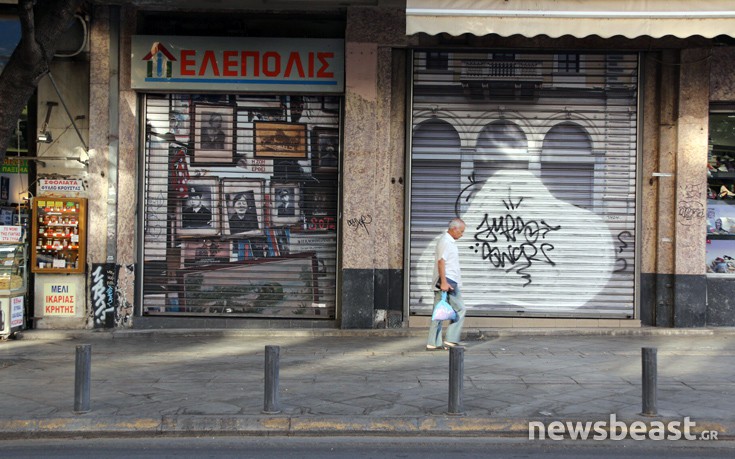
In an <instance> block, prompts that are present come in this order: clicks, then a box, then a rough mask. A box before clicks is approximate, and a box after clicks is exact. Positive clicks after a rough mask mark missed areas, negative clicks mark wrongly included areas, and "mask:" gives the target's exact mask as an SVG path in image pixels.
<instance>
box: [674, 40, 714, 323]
mask: <svg viewBox="0 0 735 459" xmlns="http://www.w3.org/2000/svg"><path fill="white" fill-rule="evenodd" d="M708 56H709V50H707V49H685V50H682V52H681V60H680V65H679V104H678V123H677V124H678V129H677V145H678V148H677V154H676V188H675V190H671V192H673V193H675V195H676V213H675V218H676V226H675V231H676V245H675V260H676V277H675V283H674V326H675V327H701V326H704V325H705V324H706V319H707V317H706V306H707V278H706V274H705V263H706V262H705V248H704V247H705V240H706V234H707V232H706V231H707V230H706V218H707V143H708V142H707V136H708V130H709V125H708V124H709V60H708Z"/></svg>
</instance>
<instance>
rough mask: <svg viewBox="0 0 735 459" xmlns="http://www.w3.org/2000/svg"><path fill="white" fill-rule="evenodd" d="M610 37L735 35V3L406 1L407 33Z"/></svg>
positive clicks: (678, 0) (684, 0) (656, 0)
mask: <svg viewBox="0 0 735 459" xmlns="http://www.w3.org/2000/svg"><path fill="white" fill-rule="evenodd" d="M419 32H424V33H427V34H430V35H436V34H439V33H448V34H451V35H461V34H464V33H471V34H473V35H477V36H482V35H488V34H497V35H501V36H510V35H516V34H520V35H523V36H525V37H535V36H538V35H547V36H549V37H552V38H556V37H561V36H563V35H571V36H574V37H577V38H583V37H587V36H590V35H597V36H600V37H602V38H609V37H613V36H616V35H622V36H624V37H627V38H636V37H640V36H649V37H654V38H660V37H663V36H665V35H673V36H675V37H679V38H686V37H691V36H695V35H700V36H702V37H705V38H712V37H716V36H718V35H734V32H735V1H733V0H721V1H708V0H615V1H610V0H551V1H549V0H545V1H541V0H406V33H407V34H408V35H413V34H416V33H419Z"/></svg>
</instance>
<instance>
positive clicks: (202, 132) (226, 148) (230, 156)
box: [191, 105, 237, 166]
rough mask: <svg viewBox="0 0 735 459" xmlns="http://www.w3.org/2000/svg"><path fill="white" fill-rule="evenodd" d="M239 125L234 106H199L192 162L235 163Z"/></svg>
mask: <svg viewBox="0 0 735 459" xmlns="http://www.w3.org/2000/svg"><path fill="white" fill-rule="evenodd" d="M236 124H237V123H236V117H235V107H234V106H231V105H195V106H194V123H193V126H194V149H193V154H192V157H191V163H192V165H209V166H216V165H231V164H233V162H234V154H235V144H236V140H235V136H236V132H237V130H236Z"/></svg>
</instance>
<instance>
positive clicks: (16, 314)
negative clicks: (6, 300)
mask: <svg viewBox="0 0 735 459" xmlns="http://www.w3.org/2000/svg"><path fill="white" fill-rule="evenodd" d="M22 325H23V297H22V296H16V297H15V298H11V299H10V328H15V327H20V326H22Z"/></svg>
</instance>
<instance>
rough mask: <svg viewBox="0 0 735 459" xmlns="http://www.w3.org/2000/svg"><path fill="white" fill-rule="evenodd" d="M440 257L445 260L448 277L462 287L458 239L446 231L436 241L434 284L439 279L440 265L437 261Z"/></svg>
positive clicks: (445, 271)
mask: <svg viewBox="0 0 735 459" xmlns="http://www.w3.org/2000/svg"><path fill="white" fill-rule="evenodd" d="M440 259H443V260H444V274H445V275H446V277H447V278H448V279H452V280H453V281H454V282H456V283H457V285H458V286H459V287H462V274H461V272H460V269H459V249H458V248H457V241H455V240H454V238H453V237H452V236H451V235H450V234H449V232H445V233H444V234H442V237H441V238H439V241H438V242H437V243H436V250H435V251H434V282H433V283H432V286H434V285H436V283H437V282H438V281H439V266H438V265H437V263H438V262H439V260H440Z"/></svg>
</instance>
